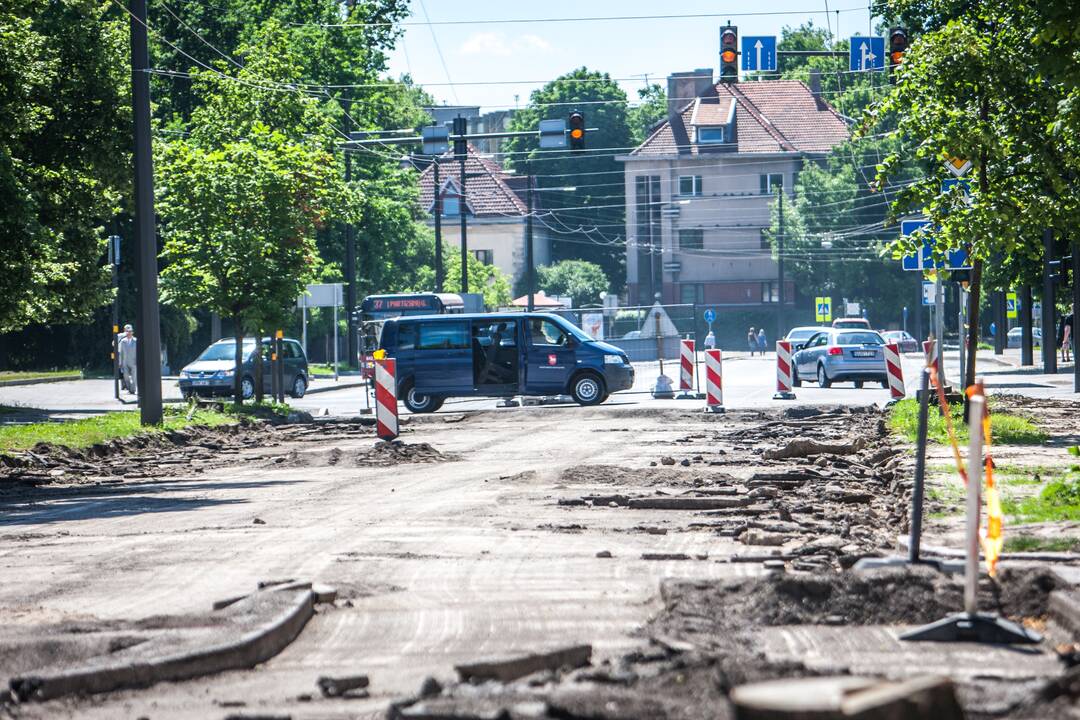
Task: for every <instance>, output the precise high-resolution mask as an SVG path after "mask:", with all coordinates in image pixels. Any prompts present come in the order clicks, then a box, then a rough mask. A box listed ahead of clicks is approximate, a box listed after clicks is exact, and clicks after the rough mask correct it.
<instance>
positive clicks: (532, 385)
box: [380, 312, 634, 413]
mask: <svg viewBox="0 0 1080 720" xmlns="http://www.w3.org/2000/svg"><path fill="white" fill-rule="evenodd" d="M380 350H382V351H385V353H386V357H388V358H393V359H394V360H395V361H396V365H397V391H398V397H400V398H401V399H402V400H403V401H404V402H405V407H407V408H408V409H409V410H410V411H412V412H414V413H423V412H434V411H436V410H438V409H439V407H441V406H442V403H443V401H444V400H445V399H447V398H450V397H514V396H516V395H534V396H549V395H570V396H571V397H573V398H574V401H575V402H577V403H578V404H580V405H596V404H598V403H602V402H604V400H606V399H607V397H608V395H610V394H611V393H613V392H616V391H619V390H626V389H628V388H630V387H631V386H632V385H633V384H634V368H633V366H632V365H631V364H630V360H629V358H628V357H627V356H626V353H625V352H623V351H622V350H620V349H619V348H617V347H615V346H613V345H608V344H607V343H603V342H599V341H597V340H594V339H593V338H592V337H590V336H589V335H588V333H586V332H585V331H584V330H581V329H580V328H578V327H577V326H575V325H574V324H573V323H571V322H569V321H567V320H565V319H563V318H561V317H559V316H557V315H548V314H546V313H520V312H517V313H492V314H472V315H470V314H465V315H427V316H421V317H401V318H395V319H390V320H387V321H386V323H385V325H384V326H383V331H382V336H381V338H380Z"/></svg>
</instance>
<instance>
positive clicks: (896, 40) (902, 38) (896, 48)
mask: <svg viewBox="0 0 1080 720" xmlns="http://www.w3.org/2000/svg"><path fill="white" fill-rule="evenodd" d="M907 46H908V39H907V30H905V29H904V28H898V27H894V28H890V29H889V69H890V70H893V71H895V70H896V68H898V67H900V63H902V62H903V61H904V53H906V52H907Z"/></svg>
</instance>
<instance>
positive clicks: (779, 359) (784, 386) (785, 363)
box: [773, 340, 795, 400]
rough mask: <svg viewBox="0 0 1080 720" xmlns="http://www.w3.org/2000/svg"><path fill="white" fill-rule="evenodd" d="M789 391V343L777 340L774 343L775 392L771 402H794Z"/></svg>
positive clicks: (792, 394)
mask: <svg viewBox="0 0 1080 720" xmlns="http://www.w3.org/2000/svg"><path fill="white" fill-rule="evenodd" d="M794 399H795V393H793V392H792V391H791V343H790V342H788V341H787V340H778V341H777V343H776V392H775V393H774V394H773V400H794Z"/></svg>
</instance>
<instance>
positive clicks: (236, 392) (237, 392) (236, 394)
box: [233, 316, 244, 405]
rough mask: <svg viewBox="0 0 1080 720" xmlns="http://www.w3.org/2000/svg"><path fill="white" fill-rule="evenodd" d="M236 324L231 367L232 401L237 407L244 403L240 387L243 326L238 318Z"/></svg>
mask: <svg viewBox="0 0 1080 720" xmlns="http://www.w3.org/2000/svg"><path fill="white" fill-rule="evenodd" d="M234 323H235V324H236V328H235V333H234V335H235V336H236V337H235V341H234V342H235V349H236V362H235V364H234V365H233V401H234V402H235V403H236V404H237V405H242V404H243V403H244V389H243V387H242V383H243V378H244V326H243V325H242V324H241V322H240V318H239V316H237V317H236V318H235V319H234Z"/></svg>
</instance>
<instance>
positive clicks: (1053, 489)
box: [1001, 474, 1080, 523]
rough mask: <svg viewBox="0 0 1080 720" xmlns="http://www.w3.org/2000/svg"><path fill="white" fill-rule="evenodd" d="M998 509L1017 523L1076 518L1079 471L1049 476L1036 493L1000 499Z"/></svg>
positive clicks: (1079, 505) (1079, 502)
mask: <svg viewBox="0 0 1080 720" xmlns="http://www.w3.org/2000/svg"><path fill="white" fill-rule="evenodd" d="M1001 509H1002V510H1003V511H1004V512H1005V514H1006V515H1008V516H1010V518H1012V519H1013V520H1014V521H1017V522H1021V523H1032V522H1057V521H1061V520H1080V475H1077V474H1069V475H1066V476H1065V477H1063V478H1060V479H1056V480H1051V481H1049V482H1048V483H1046V485H1045V486H1043V489H1042V490H1040V491H1039V493H1038V495H1032V496H1030V497H1025V498H1022V499H1019V500H1014V499H1010V498H1006V499H1004V500H1002V503H1001Z"/></svg>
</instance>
